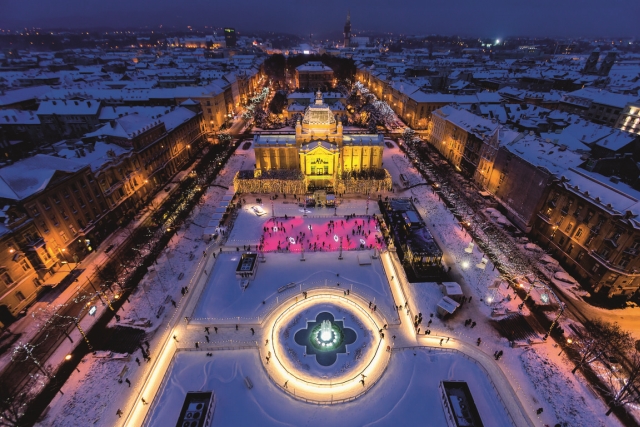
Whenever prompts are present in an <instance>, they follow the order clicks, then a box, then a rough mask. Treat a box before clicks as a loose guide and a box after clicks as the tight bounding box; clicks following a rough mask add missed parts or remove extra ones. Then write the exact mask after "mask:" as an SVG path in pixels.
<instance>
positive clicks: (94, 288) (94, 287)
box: [87, 276, 115, 311]
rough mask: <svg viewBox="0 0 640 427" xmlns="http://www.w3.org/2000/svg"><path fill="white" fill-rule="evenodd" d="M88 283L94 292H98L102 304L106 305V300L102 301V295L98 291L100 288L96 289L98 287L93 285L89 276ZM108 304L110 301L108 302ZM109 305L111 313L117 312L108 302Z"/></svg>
mask: <svg viewBox="0 0 640 427" xmlns="http://www.w3.org/2000/svg"><path fill="white" fill-rule="evenodd" d="M87 282H89V284H90V285H91V287H92V288H93V290H94V291H96V295H98V298H99V299H100V302H101V303H102V305H106V304H105V302H104V300H103V299H102V296H101V295H100V291H99V290H98V288H96V286H95V285H94V284H93V282H92V281H91V279H90V278H89V277H88V276H87ZM107 302H108V301H107ZM108 304H109V308H110V309H111V311H115V310H114V309H113V307H111V303H110V302H108Z"/></svg>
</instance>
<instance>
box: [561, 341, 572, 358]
mask: <svg viewBox="0 0 640 427" xmlns="http://www.w3.org/2000/svg"><path fill="white" fill-rule="evenodd" d="M571 343H573V340H572V339H571V338H567V346H570V345H571ZM565 348H566V347H562V350H560V353H558V356H560V355H561V354H562V352H563V351H564V349H565Z"/></svg>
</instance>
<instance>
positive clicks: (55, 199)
mask: <svg viewBox="0 0 640 427" xmlns="http://www.w3.org/2000/svg"><path fill="white" fill-rule="evenodd" d="M52 198H53V202H54V203H55V204H56V205H57V204H59V203H60V199H59V198H58V195H57V194H54V195H53V196H52Z"/></svg>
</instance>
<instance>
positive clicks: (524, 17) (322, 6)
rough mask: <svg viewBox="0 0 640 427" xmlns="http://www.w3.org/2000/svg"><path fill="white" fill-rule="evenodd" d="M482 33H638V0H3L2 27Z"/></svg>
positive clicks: (573, 35)
mask: <svg viewBox="0 0 640 427" xmlns="http://www.w3.org/2000/svg"><path fill="white" fill-rule="evenodd" d="M347 9H351V21H352V25H353V29H354V30H373V31H390V32H396V33H397V32H404V33H408V34H460V35H477V36H482V37H506V36H509V35H532V36H547V35H548V36H568V37H580V36H636V35H638V34H640V25H639V24H638V22H639V21H638V20H639V18H640V1H639V0H0V28H12V29H15V28H23V27H31V26H37V27H44V28H52V27H57V28H59V27H67V28H83V29H84V28H90V27H91V26H101V27H111V28H123V27H138V26H144V25H147V26H150V27H158V26H159V25H163V26H164V27H165V28H167V27H170V26H177V27H182V28H186V26H187V25H192V26H204V25H210V26H215V27H222V26H231V27H235V28H237V29H238V30H240V31H242V30H243V29H244V30H249V31H250V30H272V31H280V32H289V33H295V34H305V35H306V34H309V33H319V32H327V31H332V30H341V28H342V26H343V24H344V21H345V17H346V13H347Z"/></svg>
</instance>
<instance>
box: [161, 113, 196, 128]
mask: <svg viewBox="0 0 640 427" xmlns="http://www.w3.org/2000/svg"><path fill="white" fill-rule="evenodd" d="M195 116H196V113H195V112H193V111H191V110H189V109H188V108H176V109H175V110H173V111H171V112H169V113H167V114H165V115H163V116H160V121H161V122H164V127H165V128H166V129H167V132H169V131H171V130H173V129H175V128H177V127H178V126H180V125H181V124H183V123H185V122H187V121H189V120H191V119H192V118H193V117H195Z"/></svg>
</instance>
